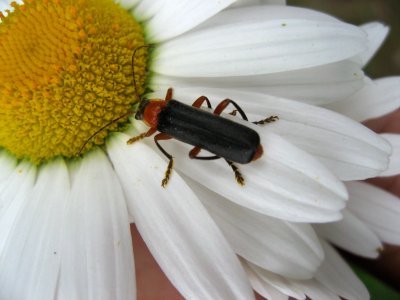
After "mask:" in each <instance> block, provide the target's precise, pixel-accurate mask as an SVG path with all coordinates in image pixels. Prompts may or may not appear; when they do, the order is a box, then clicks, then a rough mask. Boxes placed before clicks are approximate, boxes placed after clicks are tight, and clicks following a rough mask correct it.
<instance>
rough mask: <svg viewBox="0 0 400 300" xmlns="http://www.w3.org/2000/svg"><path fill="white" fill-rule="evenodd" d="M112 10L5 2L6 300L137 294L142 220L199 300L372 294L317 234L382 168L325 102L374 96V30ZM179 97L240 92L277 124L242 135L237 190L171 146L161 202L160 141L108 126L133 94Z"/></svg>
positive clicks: (377, 153) (105, 5)
mask: <svg viewBox="0 0 400 300" xmlns="http://www.w3.org/2000/svg"><path fill="white" fill-rule="evenodd" d="M119 2H120V3H115V2H113V1H111V0H100V1H99V0H96V1H95V0H79V1H72V0H26V1H24V2H22V3H15V2H13V3H11V4H9V3H8V2H7V1H2V2H1V5H2V8H3V9H4V10H3V14H2V15H1V24H0V37H1V38H0V45H1V46H0V60H1V65H2V70H1V72H0V74H1V75H0V76H1V80H0V103H1V104H0V115H1V118H0V145H1V147H2V149H3V150H2V153H1V157H0V163H1V168H0V170H1V171H0V178H1V180H2V181H1V185H0V298H1V299H134V298H135V295H136V287H135V274H134V257H133V255H132V246H131V240H130V235H129V223H130V221H132V220H133V222H135V224H136V226H137V228H138V230H139V232H140V234H141V235H142V237H143V239H144V241H145V243H146V245H147V246H148V247H149V249H150V251H151V253H152V254H153V256H154V257H155V259H156V260H157V262H158V264H159V265H160V266H161V268H162V270H163V271H164V272H165V274H166V275H167V276H168V278H169V279H170V281H171V282H172V284H173V285H174V286H175V287H176V288H177V289H178V290H179V292H180V293H181V294H182V295H183V296H184V297H185V298H188V299H252V298H253V297H254V295H253V291H252V287H253V288H255V289H257V290H258V291H260V290H262V289H266V290H267V291H268V292H269V293H271V295H273V293H274V292H276V291H280V290H281V291H282V290H283V289H284V290H287V291H289V290H291V287H292V281H293V280H294V281H296V283H297V285H298V286H301V287H303V290H301V289H300V291H299V289H297V290H296V293H297V294H296V295H300V294H301V293H303V294H302V295H303V296H301V297H302V298H304V297H305V295H308V296H310V297H312V298H315V299H321V297H320V295H325V296H326V295H335V296H336V295H340V296H343V297H346V298H351V297H353V296H354V298H356V297H363V296H364V295H366V292H365V289H364V288H363V286H362V285H361V284H360V283H359V282H358V281H357V279H356V278H355V277H354V275H353V274H352V273H351V271H350V270H349V269H348V267H347V266H346V265H345V264H343V262H342V261H341V260H340V258H339V257H338V256H337V255H336V253H335V252H334V250H332V249H331V248H330V246H329V245H328V244H326V243H325V242H320V240H319V238H318V236H317V235H316V234H315V232H314V230H313V228H312V227H311V225H310V224H307V223H326V222H332V221H338V220H340V219H341V218H342V216H343V214H342V212H341V211H342V210H343V209H344V208H345V206H346V201H347V199H348V192H347V189H346V187H345V185H344V184H343V183H342V181H341V180H360V179H365V178H369V177H373V176H376V175H378V174H380V173H381V172H382V171H383V170H385V169H386V168H387V164H388V160H389V155H390V153H391V146H390V144H389V143H388V142H387V141H386V140H385V139H384V138H382V137H380V136H379V135H376V134H375V133H373V132H372V131H370V130H369V129H367V128H366V127H364V126H362V125H361V124H359V123H358V122H357V121H354V120H352V119H350V118H348V117H345V116H343V115H341V114H339V113H337V112H333V111H332V110H329V109H326V108H321V107H318V106H316V105H314V104H320V105H328V104H330V103H333V102H335V100H338V99H345V98H348V97H350V96H351V95H353V94H354V93H355V92H357V91H358V90H360V89H361V88H362V87H363V86H364V85H365V80H364V76H363V72H362V62H361V61H362V59H361V57H362V56H365V53H366V51H368V49H369V46H370V42H369V39H368V34H367V33H366V30H364V29H363V28H359V27H356V26H352V25H349V24H345V23H343V22H341V21H338V20H337V19H335V18H332V17H330V16H327V15H325V14H321V13H318V12H314V11H311V10H305V9H300V8H290V7H285V6H273V5H258V6H246V4H249V3H250V1H249V3H246V1H240V2H238V3H235V1H234V0H221V1H204V0H203V1H201V0H190V1H189V0H187V1H186V0H179V1H164V0H157V1H154V0H152V1H149V0H125V1H119ZM272 2H276V1H272ZM234 5H235V6H236V7H235V6H234ZM243 6H244V7H243ZM148 44H152V45H153V46H152V49H151V50H150V51H147V50H146V49H143V50H145V51H140V53H139V54H138V55H137V56H136V57H135V65H134V66H132V65H131V59H132V55H133V53H134V51H135V49H137V48H138V47H141V46H143V45H148ZM132 67H133V68H134V75H135V80H133V79H132V73H133V70H132V69H133V68H132ZM134 82H135V83H136V85H135V84H134ZM169 87H173V88H174V91H175V96H174V97H175V98H176V99H178V100H180V101H182V102H186V103H191V102H193V101H194V100H195V99H196V98H197V97H199V96H201V95H206V96H208V97H209V98H210V99H211V100H212V102H213V103H215V102H216V101H220V100H222V99H224V98H227V97H229V98H231V99H235V101H236V102H237V103H238V104H240V105H241V106H242V107H243V108H244V110H245V111H246V112H248V113H249V116H250V117H251V118H258V116H269V115H277V116H279V119H280V120H279V122H275V124H270V125H267V126H264V127H260V126H255V125H254V126H253V125H252V124H250V123H245V124H246V126H249V127H252V128H254V130H257V132H258V133H259V134H260V136H261V142H262V145H263V147H264V149H265V153H264V155H263V156H262V157H261V158H260V159H259V160H257V161H256V162H254V163H250V164H249V165H243V166H240V169H241V171H242V173H243V175H244V177H245V180H246V185H245V186H244V187H241V186H239V185H237V184H236V182H235V180H234V178H233V174H232V170H231V169H229V168H228V167H227V166H226V165H225V164H224V162H223V161H210V162H204V161H196V160H190V159H189V158H188V157H187V150H188V147H187V146H186V145H184V144H182V143H178V142H175V141H172V142H171V143H170V144H169V145H168V146H166V147H167V148H168V151H169V152H170V153H172V154H173V156H174V157H175V162H176V171H173V174H172V178H171V180H170V182H169V184H168V186H167V188H165V189H164V188H162V187H161V185H160V182H161V179H162V178H163V176H164V169H165V167H166V161H165V160H164V159H163V158H162V156H160V153H159V152H158V151H157V149H155V147H154V144H153V143H152V142H151V140H150V139H148V140H147V141H146V140H144V141H143V142H138V143H134V144H133V145H129V146H128V145H127V144H126V141H127V140H128V139H129V138H130V137H131V136H132V135H136V134H137V133H138V132H142V130H145V129H144V128H143V126H142V124H140V123H138V122H133V121H132V123H131V122H130V121H129V120H128V118H124V119H121V120H119V121H118V122H114V123H113V122H112V124H111V125H110V126H107V127H105V128H103V127H104V125H106V124H108V123H110V121H112V120H114V119H116V118H118V117H120V116H121V115H125V114H127V112H129V111H130V110H132V109H135V107H137V104H138V101H139V100H140V99H138V98H137V96H136V95H137V94H144V93H145V92H147V91H149V90H152V91H153V93H148V97H157V96H159V97H161V96H163V95H164V94H165V92H166V90H167V88H169ZM284 90H285V91H286V90H287V93H289V94H286V93H285V92H284ZM286 98H292V99H293V98H295V100H290V99H286ZM234 120H235V121H236V122H242V121H240V120H239V119H238V118H235V119H234ZM132 125H133V126H132ZM99 129H102V130H100V132H98V134H96V135H95V137H94V138H93V139H91V136H92V135H93V133H97V131H98V130H99ZM87 141H89V143H87V145H86V146H85V148H84V150H83V151H82V152H81V151H80V148H81V147H82V145H85V143H86V142H87ZM78 153H80V154H81V157H79V158H77V157H76V156H77V154H78ZM238 256H240V259H239V258H238ZM336 266H340V268H336ZM321 270H328V271H329V272H328V273H329V274H337V275H340V276H342V278H349V280H350V282H346V281H340V282H338V281H337V280H336V281H335V280H333V279H332V278H329V277H327V276H326V274H327V272H326V271H325V272H323V271H321ZM334 272H336V273H334ZM260 274H261V275H260ZM318 274H322V275H321V276H319V275H318ZM260 276H262V279H263V280H260ZM332 276H333V275H332ZM273 282H275V283H273ZM317 282H322V283H323V284H322V285H318V284H317ZM347 285H349V286H348V288H347V289H346V286H347ZM266 286H270V287H271V289H270V290H268V289H267V288H266ZM278 286H279V288H278ZM343 286H344V287H343ZM338 287H339V288H338ZM342 287H343V288H342ZM341 291H342V292H341ZM289 295H292V294H289ZM293 295H294V294H293ZM301 297H300V298H301Z"/></svg>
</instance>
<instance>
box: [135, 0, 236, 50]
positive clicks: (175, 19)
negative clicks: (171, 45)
mask: <svg viewBox="0 0 400 300" xmlns="http://www.w3.org/2000/svg"><path fill="white" fill-rule="evenodd" d="M234 2H235V0H220V1H203V0H168V1H166V0H143V1H141V2H140V4H139V6H138V8H137V9H135V15H138V16H140V18H142V19H143V18H145V19H149V20H148V21H147V22H146V29H147V30H148V36H147V38H148V40H149V41H150V42H161V41H164V40H166V39H170V38H172V37H176V36H178V35H180V34H182V33H184V32H186V31H188V30H190V29H192V28H193V27H195V26H197V25H199V24H200V23H202V22H204V21H205V20H207V19H208V18H210V17H212V16H214V15H215V14H217V13H218V12H220V11H221V10H222V9H224V8H226V7H228V6H229V5H230V4H232V3H234ZM166 25H168V26H166Z"/></svg>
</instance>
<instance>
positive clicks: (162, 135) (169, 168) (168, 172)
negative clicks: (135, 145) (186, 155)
mask: <svg viewBox="0 0 400 300" xmlns="http://www.w3.org/2000/svg"><path fill="white" fill-rule="evenodd" d="M169 139H171V137H170V136H169V135H166V134H165V133H159V134H157V135H156V136H155V137H154V141H155V142H156V145H157V147H158V149H160V151H161V152H162V153H163V154H164V155H165V156H166V157H167V158H168V160H169V162H168V166H167V170H166V171H165V176H164V179H163V180H162V181H161V186H162V187H163V188H165V186H166V185H167V183H168V181H169V178H170V176H171V172H172V168H173V166H174V159H173V157H172V155H171V154H169V153H168V152H167V151H165V149H164V148H163V147H162V146H161V145H160V143H159V142H158V141H162V140H169Z"/></svg>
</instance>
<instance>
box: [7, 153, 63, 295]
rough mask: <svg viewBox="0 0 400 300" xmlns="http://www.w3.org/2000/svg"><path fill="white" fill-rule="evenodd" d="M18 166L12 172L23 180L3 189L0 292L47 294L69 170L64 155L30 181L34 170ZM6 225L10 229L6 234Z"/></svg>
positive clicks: (54, 273)
mask: <svg viewBox="0 0 400 300" xmlns="http://www.w3.org/2000/svg"><path fill="white" fill-rule="evenodd" d="M21 170H22V166H19V167H18V168H17V169H16V172H18V174H16V175H17V176H19V177H20V178H19V179H20V180H21V179H22V178H24V177H25V179H23V181H25V183H24V182H20V184H21V185H20V186H18V187H17V188H16V187H15V186H14V193H15V194H16V195H15V196H16V197H14V198H13V197H10V196H11V195H10V194H9V193H7V194H8V195H7V197H10V198H11V200H12V204H11V205H10V209H8V210H7V211H5V212H4V211H3V212H4V214H1V217H0V220H1V221H0V226H1V227H0V228H1V233H0V241H2V242H3V243H4V242H5V244H4V245H1V246H0V298H1V299H51V298H52V297H53V296H54V293H55V290H56V287H57V280H58V273H59V265H60V257H61V256H60V250H61V249H60V239H61V230H60V226H59V225H60V223H61V222H62V216H63V213H64V208H65V205H66V202H67V197H68V192H69V179H68V172H67V169H66V166H65V164H64V163H63V161H61V160H58V161H57V162H53V163H51V164H49V165H47V166H46V167H43V168H42V169H41V172H40V175H39V176H38V178H37V182H36V184H35V185H34V186H33V183H34V180H35V176H34V174H33V173H32V172H29V173H27V172H26V171H27V170H24V171H23V172H22V173H20V172H21ZM24 173H26V174H25V175H24ZM12 178H13V175H11V176H10V179H11V180H12ZM26 180H27V181H28V182H26ZM49 182H51V184H49ZM10 183H11V182H10ZM3 192H4V190H3ZM2 196H5V195H4V193H2ZM18 204H19V205H18ZM12 206H14V209H16V210H15V211H14V212H13V211H12V209H11V208H12ZM16 206H18V207H16ZM11 218H12V219H13V222H12V223H11V222H9V223H8V224H7V220H9V221H11ZM57 225H58V226H57ZM6 228H7V229H8V231H9V234H8V235H6V236H4V229H6Z"/></svg>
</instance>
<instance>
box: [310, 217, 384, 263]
mask: <svg viewBox="0 0 400 300" xmlns="http://www.w3.org/2000/svg"><path fill="white" fill-rule="evenodd" d="M342 214H343V219H342V220H340V221H338V222H334V223H325V224H317V225H314V228H315V230H316V231H317V233H318V235H319V236H320V237H323V238H325V239H326V240H328V241H330V242H331V243H333V244H335V245H336V246H339V247H340V248H342V249H345V250H347V251H349V252H351V253H354V254H356V255H359V256H363V257H368V258H377V257H378V256H379V252H380V250H381V249H382V248H383V246H382V243H381V242H380V240H379V238H378V237H377V235H376V234H375V233H374V232H373V231H372V230H371V229H369V227H368V226H367V225H366V224H365V223H363V222H362V221H360V220H359V219H358V218H357V217H356V216H354V215H353V214H352V213H351V212H350V211H348V210H346V209H345V210H343V211H342Z"/></svg>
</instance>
